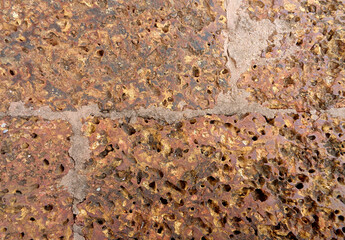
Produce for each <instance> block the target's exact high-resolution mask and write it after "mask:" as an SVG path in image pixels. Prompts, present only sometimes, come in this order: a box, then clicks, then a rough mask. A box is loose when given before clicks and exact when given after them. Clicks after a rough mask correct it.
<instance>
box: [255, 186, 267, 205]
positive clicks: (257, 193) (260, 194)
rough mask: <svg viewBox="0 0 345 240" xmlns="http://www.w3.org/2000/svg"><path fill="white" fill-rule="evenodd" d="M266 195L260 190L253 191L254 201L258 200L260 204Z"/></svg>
mask: <svg viewBox="0 0 345 240" xmlns="http://www.w3.org/2000/svg"><path fill="white" fill-rule="evenodd" d="M267 198H268V197H267V195H266V194H265V193H264V192H263V191H262V190H261V189H255V191H254V199H255V200H260V201H261V202H264V201H266V200H267Z"/></svg>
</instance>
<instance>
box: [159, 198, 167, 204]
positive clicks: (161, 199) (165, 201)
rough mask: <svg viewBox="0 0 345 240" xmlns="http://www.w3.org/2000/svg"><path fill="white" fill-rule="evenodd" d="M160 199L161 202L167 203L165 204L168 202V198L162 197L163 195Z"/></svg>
mask: <svg viewBox="0 0 345 240" xmlns="http://www.w3.org/2000/svg"><path fill="white" fill-rule="evenodd" d="M159 200H160V201H161V203H162V204H164V205H165V204H168V200H166V199H164V198H162V197H161V198H160V199H159Z"/></svg>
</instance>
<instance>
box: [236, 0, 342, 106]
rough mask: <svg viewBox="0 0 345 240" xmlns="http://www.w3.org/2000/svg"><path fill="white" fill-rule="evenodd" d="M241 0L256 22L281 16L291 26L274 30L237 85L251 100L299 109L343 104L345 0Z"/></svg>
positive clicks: (280, 19)
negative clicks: (282, 29)
mask: <svg viewBox="0 0 345 240" xmlns="http://www.w3.org/2000/svg"><path fill="white" fill-rule="evenodd" d="M243 2H244V3H243V5H242V8H243V9H245V10H246V13H247V14H249V16H250V18H251V19H252V20H254V21H255V22H256V21H258V22H257V24H258V25H260V23H261V22H265V21H271V22H276V21H277V20H279V21H280V23H282V22H283V23H284V24H285V25H286V26H287V29H290V30H288V31H285V32H279V29H277V30H276V31H274V32H272V34H271V35H270V37H269V38H268V39H267V40H266V43H267V47H266V48H265V49H263V50H262V51H261V57H260V58H257V59H253V61H251V67H250V68H249V69H248V70H247V71H246V72H245V73H243V75H242V77H241V78H240V79H239V81H238V86H239V88H241V89H245V90H246V91H248V92H250V93H251V95H250V97H249V99H250V101H256V102H259V103H260V104H263V105H264V106H267V107H269V108H295V109H296V110H297V111H309V110H311V109H316V110H325V109H329V108H331V107H344V106H345V105H344V99H345V98H344V86H345V84H344V80H343V79H344V70H343V69H344V66H343V65H344V63H343V60H344V53H345V48H344V46H345V40H344V36H345V34H344V29H343V25H344V10H345V8H344V6H345V5H344V2H343V1H336V0H334V1H333V0H332V1H313V0H308V1H305V0H303V1H299V0H289V1H288V0H284V1H271V0H262V1H260V0H245V1H243ZM277 27H278V28H279V26H277ZM249 31H252V30H249Z"/></svg>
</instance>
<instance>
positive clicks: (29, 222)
mask: <svg viewBox="0 0 345 240" xmlns="http://www.w3.org/2000/svg"><path fill="white" fill-rule="evenodd" d="M71 134H72V131H71V127H70V125H69V124H68V123H67V122H65V121H59V120H57V121H45V120H42V119H41V118H38V117H28V118H11V117H3V118H1V119H0V139H1V140H0V162H1V164H0V219H1V223H0V239H13V240H17V239H73V238H72V236H73V235H72V225H73V222H74V220H73V214H72V211H71V208H72V200H73V198H72V196H71V195H70V194H69V193H68V192H67V191H66V190H64V189H62V188H61V187H58V183H59V181H60V179H61V178H62V177H63V176H64V175H66V174H67V173H68V171H69V170H70V169H71V168H72V167H73V164H72V162H71V161H70V158H69V156H68V149H69V147H70V143H69V140H68V138H69V137H70V136H71Z"/></svg>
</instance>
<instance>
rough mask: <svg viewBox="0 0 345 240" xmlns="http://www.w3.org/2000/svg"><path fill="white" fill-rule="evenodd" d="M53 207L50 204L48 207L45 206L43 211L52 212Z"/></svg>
mask: <svg viewBox="0 0 345 240" xmlns="http://www.w3.org/2000/svg"><path fill="white" fill-rule="evenodd" d="M53 208H54V207H53V205H51V204H48V205H45V206H44V210H46V211H51V210H53Z"/></svg>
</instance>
